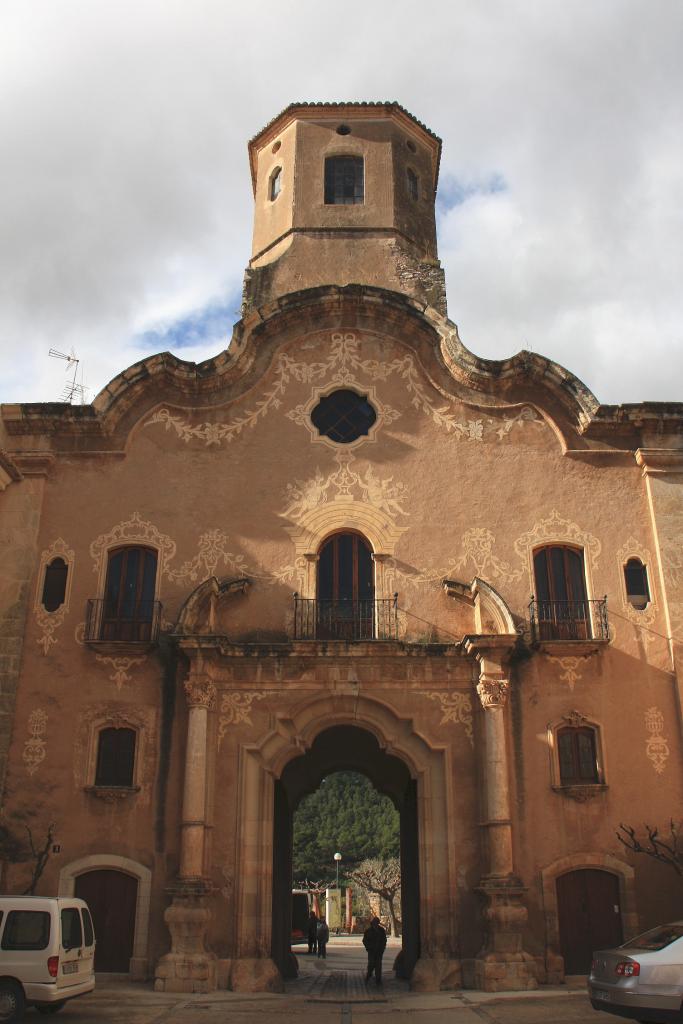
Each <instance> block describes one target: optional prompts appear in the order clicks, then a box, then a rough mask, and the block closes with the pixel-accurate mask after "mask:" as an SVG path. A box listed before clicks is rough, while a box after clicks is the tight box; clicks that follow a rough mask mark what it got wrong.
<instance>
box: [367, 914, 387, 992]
mask: <svg viewBox="0 0 683 1024" xmlns="http://www.w3.org/2000/svg"><path fill="white" fill-rule="evenodd" d="M363 945H364V946H365V948H366V950H367V952H368V969H367V973H366V975H365V980H366V981H370V978H371V976H372V974H373V972H374V975H375V984H377V985H381V984H382V957H383V956H384V950H385V949H386V947H387V933H386V932H385V930H384V928H382V925H381V924H380V921H379V918H378V917H373V919H372V921H371V922H370V927H369V928H366V929H365V931H364V932H363Z"/></svg>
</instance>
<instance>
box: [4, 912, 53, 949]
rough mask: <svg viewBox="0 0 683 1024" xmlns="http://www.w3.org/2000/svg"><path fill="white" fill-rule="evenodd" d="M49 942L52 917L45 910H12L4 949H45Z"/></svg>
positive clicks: (6, 927)
mask: <svg viewBox="0 0 683 1024" xmlns="http://www.w3.org/2000/svg"><path fill="white" fill-rule="evenodd" d="M49 941H50V915H49V914H47V913H46V912H45V911H44V910H10V912H9V914H8V915H7V924H6V925H5V931H4V932H3V936H2V948H3V949H45V948H46V947H47V944H48V942H49Z"/></svg>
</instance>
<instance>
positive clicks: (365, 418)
mask: <svg viewBox="0 0 683 1024" xmlns="http://www.w3.org/2000/svg"><path fill="white" fill-rule="evenodd" d="M376 419H377V413H376V412H375V410H374V409H373V407H372V406H371V405H370V403H369V402H368V399H367V396H366V395H359V394H357V393H356V392H355V391H348V390H347V389H346V388H341V389H340V390H339V391H333V392H332V394H331V395H326V396H325V398H321V399H320V401H319V402H318V404H317V405H316V407H315V409H314V410H313V411H312V413H311V421H312V423H313V426H314V427H315V428H316V429H317V431H318V433H320V434H322V435H323V436H324V437H329V438H330V440H331V441H336V442H337V443H338V444H350V443H351V442H352V441H357V440H358V438H359V437H363V436H365V435H366V434H367V433H368V431H369V430H370V427H371V426H372V425H373V423H374V422H375V420H376Z"/></svg>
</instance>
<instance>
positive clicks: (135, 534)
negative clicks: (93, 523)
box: [90, 512, 176, 586]
mask: <svg viewBox="0 0 683 1024" xmlns="http://www.w3.org/2000/svg"><path fill="white" fill-rule="evenodd" d="M124 544H147V545H149V546H151V547H153V548H156V550H157V552H158V558H159V562H158V568H159V575H160V576H163V575H166V574H167V566H168V563H169V562H170V561H171V559H172V558H173V556H174V555H175V552H176V546H175V541H173V540H171V538H170V537H169V536H168V535H167V534H165V533H161V531H160V530H158V529H157V527H156V526H155V525H154V523H151V522H149V521H148V520H146V519H143V518H142V517H141V515H140V513H139V512H133V514H132V516H131V517H130V519H125V520H123V521H122V522H120V523H117V524H116V526H114V527H113V528H112V529H111V530H110V531H109V532H108V533H101V534H100V535H99V537H97V538H96V539H95V540H94V541H93V542H92V544H91V545H90V555H91V557H92V559H93V562H94V564H93V572H95V573H98V577H99V579H100V580H101V583H102V586H104V574H105V571H106V559H107V552H108V551H109V550H111V548H115V547H119V546H120V545H124Z"/></svg>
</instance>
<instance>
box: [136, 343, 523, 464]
mask: <svg viewBox="0 0 683 1024" xmlns="http://www.w3.org/2000/svg"><path fill="white" fill-rule="evenodd" d="M360 349H361V345H360V339H359V338H358V337H357V335H356V334H355V333H353V332H348V331H347V332H336V331H335V332H334V333H333V334H332V335H331V337H330V346H329V349H328V351H327V356H326V358H324V359H321V360H317V361H315V360H311V361H304V360H303V359H295V358H294V357H293V356H292V355H290V354H289V353H288V352H280V353H279V355H278V356H277V358H276V359H275V362H274V365H273V377H272V381H271V383H270V385H269V386H268V387H267V388H266V389H265V390H264V391H263V392H262V394H261V397H260V398H259V399H257V400H255V401H254V402H253V404H252V406H251V408H250V409H247V410H246V411H245V412H243V413H240V414H238V415H237V416H234V417H233V418H232V419H230V420H228V421H226V422H209V421H206V422H204V423H197V424H192V423H191V422H189V421H188V420H187V419H186V418H184V415H183V413H182V412H180V411H176V412H174V411H172V410H171V409H169V408H166V407H162V408H160V409H157V410H156V412H155V413H154V414H153V415H152V416H151V417H150V419H148V420H147V421H146V422H145V423H144V427H153V426H159V425H161V426H163V427H164V429H165V430H166V431H171V432H173V433H175V435H176V436H177V437H178V438H179V440H181V441H183V442H184V443H185V444H188V443H190V442H192V441H199V442H202V443H203V444H204V445H205V446H206V447H210V446H212V445H220V444H222V443H226V444H230V443H231V442H232V441H233V440H234V439H235V438H236V437H239V436H240V434H242V433H243V432H245V431H247V430H251V429H253V428H254V427H255V426H256V425H257V424H258V423H259V422H260V421H261V420H262V419H264V418H265V417H266V416H267V415H268V414H269V412H270V411H271V410H273V409H279V408H280V407H281V406H282V404H283V401H284V399H285V395H286V392H287V389H288V387H289V386H290V384H292V383H298V384H313V385H315V386H314V387H313V389H312V392H311V397H310V399H309V401H308V402H305V403H300V404H298V405H296V406H293V407H292V408H291V409H288V410H287V411H286V412H285V415H286V416H287V418H288V419H290V420H291V421H292V422H293V423H296V424H297V426H301V427H303V428H305V429H308V430H310V431H311V436H312V439H313V440H319V438H318V437H317V435H315V434H314V433H313V431H312V429H311V424H310V412H311V409H312V408H313V406H314V405H315V403H316V401H317V400H318V398H319V397H320V396H321V395H323V394H325V393H329V392H330V390H332V389H333V388H352V389H355V390H358V391H362V392H364V393H366V394H371V395H372V402H373V404H374V405H375V408H376V410H377V412H378V422H377V425H376V427H375V429H374V430H373V431H372V433H373V435H374V433H375V432H376V430H377V429H379V428H380V427H382V426H383V425H384V424H386V423H392V422H394V421H395V420H397V419H399V418H400V416H401V413H400V412H398V411H397V410H396V409H394V408H392V407H391V406H390V405H388V404H387V403H385V402H383V401H382V399H381V398H380V396H379V395H378V393H377V389H376V387H375V385H376V384H377V383H378V382H385V381H388V380H389V379H391V378H393V379H395V380H396V381H398V382H399V383H401V384H402V385H403V387H404V388H405V390H406V392H407V396H408V400H409V402H410V405H412V406H413V408H415V409H418V410H420V411H421V412H422V413H424V414H425V415H426V416H428V417H429V419H431V421H432V422H433V423H434V424H435V425H436V426H437V427H440V428H441V429H442V430H445V431H446V432H447V433H451V434H454V435H455V436H456V437H457V438H459V439H460V440H464V441H474V442H480V441H483V440H484V439H485V437H486V438H488V437H489V435H491V436H492V439H493V438H497V439H498V441H501V440H503V439H504V438H506V437H508V436H509V434H510V433H511V432H512V431H513V429H515V428H520V427H524V426H526V425H529V424H543V420H542V418H541V417H540V416H539V415H538V414H537V413H536V411H535V410H534V409H533V408H532V407H531V406H522V407H521V409H519V411H514V412H513V411H512V410H510V414H509V415H504V418H503V420H502V422H501V420H500V419H493V418H492V417H490V416H486V415H485V414H482V413H481V412H480V411H479V410H477V411H476V412H475V413H474V415H473V417H472V418H471V419H465V418H463V417H462V413H460V414H458V413H456V412H455V411H454V406H455V405H456V399H454V398H453V396H451V395H448V394H446V393H443V392H442V391H441V389H439V388H438V387H437V386H436V385H435V384H434V383H433V382H432V381H431V380H429V378H428V377H426V375H425V372H424V369H423V368H421V367H420V365H419V364H418V362H417V360H416V359H415V357H414V356H413V355H412V354H411V353H406V354H404V355H401V356H398V357H397V358H395V359H393V360H387V361H385V360H379V359H366V358H363V357H362V355H361V351H360ZM322 385H324V386H322ZM457 404H458V405H460V406H461V404H462V403H457ZM323 443H326V442H323Z"/></svg>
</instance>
